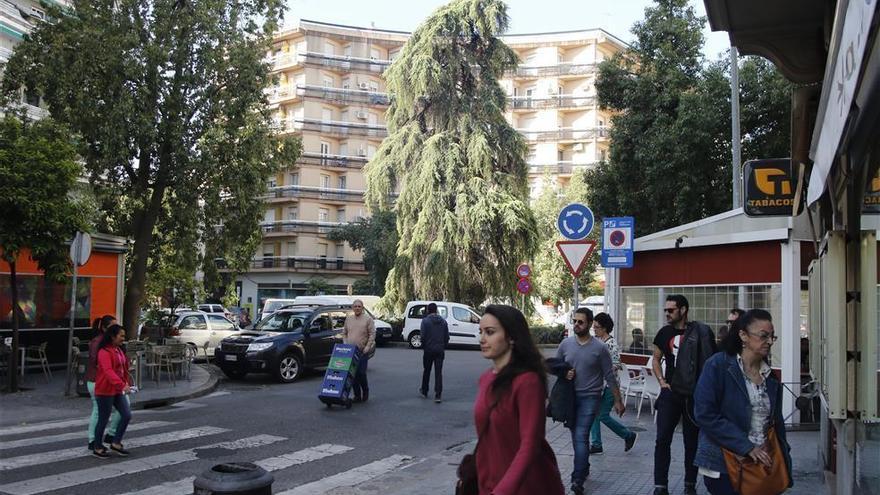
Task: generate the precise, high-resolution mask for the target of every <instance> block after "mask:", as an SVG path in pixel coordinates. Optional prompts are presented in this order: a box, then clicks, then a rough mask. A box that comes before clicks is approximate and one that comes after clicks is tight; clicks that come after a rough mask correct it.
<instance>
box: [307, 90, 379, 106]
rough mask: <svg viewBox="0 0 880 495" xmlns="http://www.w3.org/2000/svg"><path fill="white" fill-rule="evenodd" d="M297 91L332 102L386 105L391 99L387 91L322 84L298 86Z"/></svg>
mask: <svg viewBox="0 0 880 495" xmlns="http://www.w3.org/2000/svg"><path fill="white" fill-rule="evenodd" d="M296 89H297V93H298V94H299V95H301V96H305V97H306V98H319V99H322V100H326V101H329V102H333V103H362V104H365V105H376V106H388V105H389V104H390V103H391V100H390V99H389V98H388V94H387V93H376V92H370V91H367V90H365V89H364V90H357V89H338V88H329V87H324V86H298V87H297V88H296Z"/></svg>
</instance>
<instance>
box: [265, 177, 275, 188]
mask: <svg viewBox="0 0 880 495" xmlns="http://www.w3.org/2000/svg"><path fill="white" fill-rule="evenodd" d="M266 183H267V185H268V186H269V187H278V179H277V178H276V177H272V178H271V179H269V180H268V181H266Z"/></svg>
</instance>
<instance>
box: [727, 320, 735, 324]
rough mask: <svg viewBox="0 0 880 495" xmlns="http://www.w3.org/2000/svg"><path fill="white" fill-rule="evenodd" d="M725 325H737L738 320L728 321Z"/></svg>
mask: <svg viewBox="0 0 880 495" xmlns="http://www.w3.org/2000/svg"><path fill="white" fill-rule="evenodd" d="M725 323H727V324H728V325H733V324H734V323H736V320H727V321H726V322H725Z"/></svg>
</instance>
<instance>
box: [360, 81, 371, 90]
mask: <svg viewBox="0 0 880 495" xmlns="http://www.w3.org/2000/svg"><path fill="white" fill-rule="evenodd" d="M358 87H359V88H361V89H369V87H370V86H369V85H368V84H367V83H365V82H362V83H358Z"/></svg>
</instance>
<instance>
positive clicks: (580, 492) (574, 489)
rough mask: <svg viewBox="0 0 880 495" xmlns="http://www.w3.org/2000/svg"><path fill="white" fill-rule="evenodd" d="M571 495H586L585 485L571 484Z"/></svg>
mask: <svg viewBox="0 0 880 495" xmlns="http://www.w3.org/2000/svg"><path fill="white" fill-rule="evenodd" d="M571 493H574V494H575V495H584V485H580V484H577V483H572V484H571Z"/></svg>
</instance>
